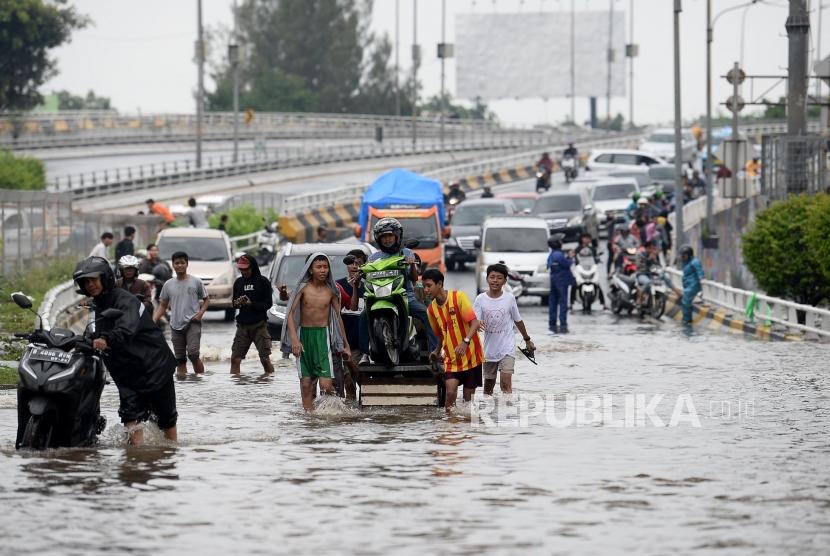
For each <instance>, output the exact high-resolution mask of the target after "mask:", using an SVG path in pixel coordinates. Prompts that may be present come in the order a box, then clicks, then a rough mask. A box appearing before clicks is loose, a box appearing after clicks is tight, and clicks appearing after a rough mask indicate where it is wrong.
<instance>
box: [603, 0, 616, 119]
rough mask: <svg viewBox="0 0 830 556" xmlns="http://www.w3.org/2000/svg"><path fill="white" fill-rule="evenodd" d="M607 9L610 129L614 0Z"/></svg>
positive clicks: (607, 93) (607, 82) (606, 99)
mask: <svg viewBox="0 0 830 556" xmlns="http://www.w3.org/2000/svg"><path fill="white" fill-rule="evenodd" d="M609 2H610V5H609V8H608V54H607V58H608V72H607V76H606V83H605V128H606V129H610V127H611V65H612V64H613V63H614V39H613V36H614V0H609Z"/></svg>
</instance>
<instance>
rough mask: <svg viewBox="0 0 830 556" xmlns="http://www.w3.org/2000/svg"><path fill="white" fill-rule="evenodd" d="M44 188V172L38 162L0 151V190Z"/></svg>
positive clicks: (41, 164) (30, 158) (28, 157)
mask: <svg viewBox="0 0 830 556" xmlns="http://www.w3.org/2000/svg"><path fill="white" fill-rule="evenodd" d="M44 187H46V171H45V170H44V168H43V163H42V162H41V161H40V160H38V159H36V158H32V157H30V156H21V157H16V156H14V155H13V154H12V153H10V152H9V151H0V189H24V190H34V189H43V188H44Z"/></svg>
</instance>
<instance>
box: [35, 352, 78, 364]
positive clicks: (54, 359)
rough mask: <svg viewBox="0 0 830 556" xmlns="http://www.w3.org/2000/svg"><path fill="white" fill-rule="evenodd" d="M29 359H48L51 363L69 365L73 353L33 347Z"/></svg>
mask: <svg viewBox="0 0 830 556" xmlns="http://www.w3.org/2000/svg"><path fill="white" fill-rule="evenodd" d="M29 359H34V360H35V361H48V362H49V363H58V364H60V365H68V364H69V361H70V360H71V359H72V354H71V353H69V352H67V351H62V350H59V349H45V348H33V349H32V351H30V352H29Z"/></svg>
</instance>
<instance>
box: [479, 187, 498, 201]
mask: <svg viewBox="0 0 830 556" xmlns="http://www.w3.org/2000/svg"><path fill="white" fill-rule="evenodd" d="M493 197H495V195H494V194H493V190H492V189H491V188H490V186H489V185H485V186H484V189H482V190H481V198H482V199H492V198H493Z"/></svg>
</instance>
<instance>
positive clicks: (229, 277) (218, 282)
mask: <svg viewBox="0 0 830 556" xmlns="http://www.w3.org/2000/svg"><path fill="white" fill-rule="evenodd" d="M233 279H234V273H233V271H232V270H231V271H230V272H226V273H224V274H220V275H219V276H217V277H216V279H215V280H214V281H213V285H215V286H227V285H229V284H233Z"/></svg>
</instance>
